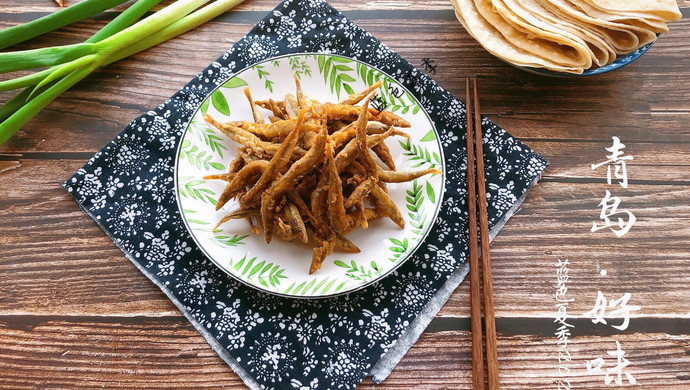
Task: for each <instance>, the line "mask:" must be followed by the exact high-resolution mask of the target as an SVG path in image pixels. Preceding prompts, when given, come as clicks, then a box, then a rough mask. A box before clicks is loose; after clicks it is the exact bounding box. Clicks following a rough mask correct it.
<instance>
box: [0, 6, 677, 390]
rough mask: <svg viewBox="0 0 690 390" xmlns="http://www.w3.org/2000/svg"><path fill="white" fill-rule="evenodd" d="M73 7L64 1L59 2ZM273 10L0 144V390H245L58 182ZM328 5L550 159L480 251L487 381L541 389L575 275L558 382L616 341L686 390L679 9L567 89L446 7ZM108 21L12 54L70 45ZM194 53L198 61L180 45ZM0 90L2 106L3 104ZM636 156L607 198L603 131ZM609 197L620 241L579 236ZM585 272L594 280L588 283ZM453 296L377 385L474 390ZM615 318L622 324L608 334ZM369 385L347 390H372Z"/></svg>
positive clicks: (246, 12) (547, 382)
mask: <svg viewBox="0 0 690 390" xmlns="http://www.w3.org/2000/svg"><path fill="white" fill-rule="evenodd" d="M71 2H72V3H73V2H76V0H73V1H71ZM276 3H277V1H276V0H247V1H246V2H245V3H244V4H242V5H241V6H239V7H237V8H236V9H235V10H233V11H232V12H230V13H227V14H225V15H223V16H222V17H220V18H219V19H218V20H216V21H214V22H212V23H208V24H206V25H204V26H202V27H200V28H198V29H196V30H194V31H192V32H190V33H187V34H185V35H184V36H181V37H178V38H176V39H173V40H172V41H169V42H167V43H164V44H162V45H160V46H158V47H155V48H153V49H151V50H148V51H146V52H144V53H140V54H137V55H135V56H133V57H131V58H129V59H126V60H123V61H120V62H118V63H115V64H112V65H110V66H108V67H106V68H104V69H100V70H98V71H97V72H95V73H94V74H93V75H91V76H90V77H88V78H87V79H85V80H84V81H83V82H81V83H79V84H78V85H76V86H75V87H74V88H72V89H71V90H70V91H68V92H67V93H65V94H64V95H63V96H61V97H60V98H59V99H57V100H56V101H55V102H54V103H52V104H51V105H50V106H49V107H48V108H47V109H46V110H44V111H43V112H42V113H41V114H40V115H38V117H36V118H35V119H34V120H32V121H31V122H30V123H29V124H28V125H27V126H26V127H25V129H24V130H23V131H21V132H20V133H18V134H17V135H16V136H15V137H13V138H12V139H11V140H10V142H8V143H7V144H6V145H5V146H3V147H2V148H0V387H4V388H56V387H62V388H64V387H89V388H92V387H115V388H136V389H139V388H183V387H187V388H191V387H193V388H217V387H229V388H243V386H244V385H243V384H242V382H241V380H240V379H239V378H238V377H237V375H235V374H234V373H233V372H232V370H231V369H230V368H229V367H228V366H226V365H225V364H224V363H223V361H222V360H221V359H220V358H218V357H217V356H216V354H215V352H213V350H212V349H211V348H210V347H209V346H208V344H206V342H205V341H204V339H203V338H202V337H201V336H200V335H199V334H198V333H197V332H196V331H195V330H194V329H193V328H192V326H191V325H190V324H189V323H188V322H187V320H186V319H185V318H184V317H183V316H182V315H181V314H180V312H179V311H178V310H177V309H176V308H175V307H174V306H173V305H172V304H171V303H170V302H169V301H168V299H167V298H166V297H165V296H164V295H163V293H161V292H160V291H159V290H158V288H157V287H155V286H154V285H153V284H152V283H151V282H149V281H148V280H147V279H146V278H145V277H144V276H143V275H142V274H141V273H139V272H138V271H137V269H136V268H135V267H134V266H133V265H132V264H130V262H129V261H128V260H127V259H126V258H125V257H124V256H123V255H122V253H121V252H120V251H119V250H118V249H117V248H116V247H115V245H114V244H113V243H112V242H111V240H110V239H109V238H108V237H106V236H105V234H104V233H103V232H102V231H101V229H100V228H99V227H98V226H97V225H96V224H95V223H94V222H93V221H92V220H91V218H89V217H88V216H86V214H84V213H83V212H82V211H81V210H80V209H79V207H78V206H77V204H76V203H75V202H74V200H73V199H72V197H71V196H69V195H68V194H67V193H66V192H65V191H64V190H63V189H62V188H61V187H60V183H61V182H62V181H64V180H65V179H66V178H68V177H69V176H70V175H71V174H72V173H73V172H75V171H76V170H77V169H78V168H80V167H81V166H82V165H83V164H84V163H85V162H86V161H87V159H88V158H90V157H91V156H92V155H93V154H94V153H95V152H96V151H98V150H99V149H100V148H101V147H103V146H104V145H105V144H106V143H107V142H108V141H109V140H110V139H112V138H113V137H114V136H115V135H117V134H118V132H120V130H121V129H122V128H123V127H124V126H125V125H126V124H127V123H128V122H129V121H130V120H131V119H132V118H134V117H136V116H138V115H140V114H142V113H144V112H145V111H147V110H148V109H150V108H152V107H155V106H157V105H158V104H160V103H161V102H163V101H164V100H165V99H166V98H168V97H169V96H170V95H171V94H173V93H174V92H175V91H176V90H177V89H179V88H180V87H182V86H183V85H184V84H185V83H186V82H187V81H188V80H189V79H191V78H192V77H193V76H195V75H196V74H197V72H199V70H201V69H203V68H204V67H205V66H206V65H207V64H208V63H209V62H211V61H213V60H214V59H215V58H217V57H218V56H219V55H220V54H221V53H222V52H223V51H224V50H226V49H227V48H229V47H230V46H231V45H232V44H233V43H234V42H235V41H237V40H238V39H239V38H240V37H242V36H243V35H244V34H245V33H246V32H248V31H249V29H250V28H251V27H252V26H253V24H254V23H256V22H257V21H258V20H259V19H260V18H261V17H262V16H263V15H264V14H265V13H266V12H267V11H268V10H270V9H272V8H273V7H274V6H275V5H276ZM332 4H333V5H334V6H335V7H337V8H339V9H341V10H342V11H344V13H345V14H346V15H347V16H348V17H350V18H351V19H352V20H354V21H355V22H356V23H358V24H359V25H361V26H362V27H364V28H365V29H367V30H369V31H370V32H371V33H372V34H373V35H375V36H376V37H378V38H379V39H381V40H382V41H383V42H385V43H386V44H388V45H389V46H390V47H391V48H392V49H394V50H395V51H397V52H398V53H400V54H401V55H402V56H403V57H405V58H407V59H408V60H409V61H410V62H411V63H412V64H414V65H416V66H420V65H421V62H422V58H425V57H428V58H431V59H432V60H434V61H435V64H438V68H437V73H436V74H435V75H433V77H434V78H435V79H436V80H437V81H438V82H439V83H440V84H441V85H442V86H443V87H445V88H447V89H448V90H450V91H451V92H453V93H455V94H456V95H461V94H462V93H463V91H464V89H463V88H464V81H463V80H464V78H465V77H466V76H477V77H479V79H480V87H481V98H482V107H483V109H484V112H485V113H486V114H488V116H489V117H490V118H491V119H492V120H494V121H495V122H497V123H498V124H499V125H501V126H503V127H504V128H506V129H507V130H508V131H509V132H511V133H512V134H513V135H515V136H516V137H518V138H520V139H522V140H523V141H524V142H526V143H527V144H528V145H529V146H530V147H532V148H533V149H535V150H536V151H538V152H540V153H541V154H543V155H544V156H545V157H546V158H548V159H549V160H550V161H551V166H550V167H549V169H548V170H547V171H546V173H545V175H544V177H543V180H542V181H541V182H540V184H539V185H538V186H537V187H536V188H534V189H533V190H532V192H531V193H530V195H529V197H528V198H527V200H526V201H525V203H524V205H523V206H522V209H521V210H520V212H519V213H518V214H517V215H515V216H514V217H513V218H512V219H511V220H510V221H509V222H508V224H507V225H506V226H505V228H504V229H503V230H502V231H501V233H500V234H499V235H498V237H497V238H496V240H495V241H494V243H493V247H492V258H493V265H494V273H493V274H494V288H495V301H496V315H497V317H498V320H497V326H498V347H499V362H500V369H501V383H502V385H503V387H504V388H514V389H524V388H532V389H556V388H557V387H556V382H555V381H556V378H557V377H558V373H557V367H558V361H557V358H558V356H557V352H558V347H557V345H556V337H555V335H554V332H555V331H556V328H557V325H556V324H555V323H554V317H555V315H556V307H555V306H554V305H555V303H556V302H555V298H554V294H555V286H556V268H555V266H554V264H555V263H556V262H557V260H558V259H562V260H565V259H568V260H569V261H570V267H571V270H570V280H569V281H568V286H569V287H570V290H569V293H570V295H571V296H572V297H573V298H574V299H575V301H574V302H573V303H571V304H570V307H569V310H568V311H569V315H570V316H576V317H579V318H577V319H574V320H572V321H573V323H574V324H575V328H574V329H573V330H572V333H573V335H572V337H571V339H570V344H569V345H568V349H569V351H570V352H571V354H572V356H573V361H572V362H571V363H570V364H569V365H568V366H569V367H570V368H571V375H570V376H569V380H570V381H571V383H572V385H573V388H604V387H606V386H605V385H604V381H603V375H587V373H586V368H585V362H586V361H587V360H590V359H595V358H597V357H604V358H606V359H607V361H610V359H609V357H607V356H606V351H611V350H613V349H615V342H614V340H618V341H620V342H621V345H622V348H623V349H624V350H625V352H626V358H628V359H629V360H630V366H629V367H627V370H628V371H629V372H631V373H632V374H633V375H634V376H635V378H636V379H637V381H638V387H640V388H646V389H661V388H664V389H681V388H685V389H688V388H690V314H689V313H690V292H689V291H690V290H689V288H690V287H689V286H688V285H689V284H690V276H688V274H689V270H690V170H689V168H690V162H689V161H690V130H688V129H689V126H688V122H689V121H690V55H689V54H688V53H690V51H689V50H688V49H690V22H689V21H688V19H687V16H688V15H690V1H688V0H679V4H680V5H681V7H682V9H683V13H684V15H686V18H685V19H684V20H681V21H680V22H678V23H675V24H673V25H672V26H671V32H669V33H667V34H663V35H662V37H661V39H660V40H659V42H658V43H657V44H656V45H655V46H654V47H653V48H652V50H651V51H650V52H649V53H648V54H646V55H645V56H644V57H642V58H641V59H640V60H638V61H637V62H635V63H633V64H632V65H630V66H628V67H626V68H625V69H623V70H620V71H617V72H614V73H611V74H607V75H603V76H599V77H594V78H588V79H582V80H565V79H552V78H543V77H538V76H533V75H530V74H527V73H524V72H521V71H519V70H517V69H513V68H511V67H510V66H508V65H505V64H504V63H502V62H500V61H499V60H497V59H495V58H493V57H492V56H491V55H489V54H488V53H487V52H486V51H484V50H483V49H482V48H481V47H480V46H479V45H478V44H477V43H476V42H475V41H474V40H473V39H472V38H471V37H470V36H469V35H468V34H467V33H466V32H465V31H464V30H463V28H462V27H461V26H460V24H459V23H458V22H457V21H456V20H455V18H454V14H453V12H452V9H451V6H450V3H449V2H447V1H410V0H400V1H363V0H360V1H347V0H333V1H332ZM54 10H55V6H54V5H53V3H52V1H50V0H30V1H28V0H27V1H19V0H0V27H7V26H11V25H14V24H17V23H21V22H26V21H29V20H32V19H34V18H36V17H39V16H41V15H44V14H46V13H48V12H53V11H54ZM113 16H114V13H113V12H110V13H106V14H105V15H103V16H101V17H98V18H96V19H95V20H88V21H84V22H81V23H77V24H76V25H74V26H70V27H67V28H63V29H61V30H59V31H57V32H55V33H53V34H50V35H49V36H47V37H43V38H39V39H35V40H33V41H31V42H29V43H27V44H24V45H22V46H20V47H21V48H33V47H39V46H43V45H56V44H65V43H72V42H77V41H81V40H84V39H85V38H86V37H87V36H89V35H90V34H91V33H93V32H94V31H96V29H97V28H99V27H100V26H102V25H103V24H104V23H106V21H107V20H110V19H111V18H112V17H113ZM190 48H194V50H190ZM10 96H11V95H9V94H7V93H4V94H0V102H4V101H6V100H7V99H9V97H10ZM614 135H615V136H619V137H620V138H621V140H622V142H623V143H625V144H626V145H627V149H626V153H627V154H630V155H633V156H634V161H632V162H630V164H629V165H628V175H629V177H630V186H629V188H628V189H623V188H621V187H620V186H617V185H616V186H611V187H609V186H608V185H607V184H606V181H605V168H601V169H599V170H597V171H592V170H591V169H590V165H591V164H593V163H596V162H599V161H603V160H604V159H605V158H604V156H605V154H606V152H605V150H604V148H605V147H607V146H610V144H611V136H614ZM606 189H611V190H612V192H613V194H614V195H617V196H619V197H621V199H622V205H621V207H623V208H627V209H629V210H630V211H632V212H633V213H635V215H636V216H637V218H638V221H637V223H636V224H635V226H634V227H633V228H632V230H631V231H630V233H628V234H627V235H626V236H625V237H623V238H615V237H614V235H613V234H612V233H610V232H606V231H600V232H596V233H590V227H591V224H592V222H593V221H598V215H599V211H600V209H599V208H598V206H597V204H598V203H599V202H600V201H601V199H602V198H603V196H604V192H605V190H606ZM599 269H606V270H607V272H608V275H607V276H605V277H602V276H601V275H600V274H599ZM598 290H601V291H602V292H604V293H605V294H606V295H607V298H618V297H620V296H622V295H623V294H624V293H626V292H629V293H631V294H632V299H631V301H630V304H633V305H638V306H641V307H642V309H641V311H640V312H638V313H636V314H635V316H634V318H632V320H631V325H630V328H629V329H628V330H627V331H624V332H618V331H615V330H612V329H611V328H610V327H608V326H605V325H601V324H599V325H594V324H592V322H591V321H590V320H587V319H584V318H582V315H583V314H584V313H585V312H587V311H589V310H590V309H592V307H593V305H594V301H595V298H596V295H597V291H598ZM468 316H469V295H468V285H467V283H463V284H462V285H461V286H460V287H459V288H458V290H457V291H456V292H455V294H454V295H453V296H452V298H451V299H450V301H449V302H448V304H447V305H446V306H445V307H444V308H443V310H442V311H441V312H440V313H439V315H438V318H436V319H435V320H434V321H433V322H432V324H431V326H430V327H429V329H427V331H426V332H425V333H424V334H423V335H422V337H421V338H420V340H419V341H418V342H417V343H416V344H415V346H414V347H413V348H412V349H411V350H410V351H409V353H408V354H407V355H406V356H405V358H404V359H403V360H402V362H401V363H400V365H399V366H398V367H397V368H396V369H395V371H394V372H393V374H392V375H391V376H390V377H389V378H388V379H387V380H386V381H385V382H384V383H383V384H382V385H380V386H377V388H381V389H413V388H414V389H419V388H423V389H439V388H453V389H466V388H469V387H470V350H469V343H470V334H469V320H468ZM614 323H617V322H614ZM373 387H374V385H373V383H372V382H371V381H370V380H366V381H364V383H363V384H362V385H361V386H360V388H363V389H366V388H373Z"/></svg>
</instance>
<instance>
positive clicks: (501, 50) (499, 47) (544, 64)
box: [451, 0, 584, 74]
mask: <svg viewBox="0 0 690 390" xmlns="http://www.w3.org/2000/svg"><path fill="white" fill-rule="evenodd" d="M451 1H452V3H453V6H454V8H455V15H456V16H457V18H458V20H459V21H460V23H462V25H463V26H464V27H465V29H466V30H467V32H468V33H469V34H470V35H472V36H473V37H474V38H475V39H476V40H477V41H478V42H479V43H480V44H481V45H482V46H484V48H485V49H486V50H487V51H489V52H490V53H491V54H493V55H495V56H496V57H498V58H501V59H503V60H505V61H507V62H508V63H511V64H514V65H517V66H526V67H534V68H545V69H549V70H552V71H555V72H564V73H574V74H581V73H582V72H583V71H584V68H583V67H577V66H572V65H563V64H558V63H556V62H553V61H550V60H547V59H545V58H543V57H540V56H538V55H536V54H534V53H532V52H528V51H526V50H524V49H521V48H519V47H517V46H515V45H514V44H513V43H511V42H510V41H508V40H507V39H506V38H505V37H504V36H503V34H501V33H500V32H499V31H498V30H497V29H496V28H494V26H493V25H492V24H491V23H489V22H488V21H487V20H486V19H484V17H482V15H481V14H480V13H479V11H478V10H477V8H476V7H475V3H474V1H473V0H451Z"/></svg>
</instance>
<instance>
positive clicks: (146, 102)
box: [0, 19, 690, 153]
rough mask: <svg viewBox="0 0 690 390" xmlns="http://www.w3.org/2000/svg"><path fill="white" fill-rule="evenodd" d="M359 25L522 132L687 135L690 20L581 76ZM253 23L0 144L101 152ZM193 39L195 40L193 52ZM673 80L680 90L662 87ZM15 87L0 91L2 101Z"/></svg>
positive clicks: (462, 41) (179, 47)
mask: <svg viewBox="0 0 690 390" xmlns="http://www.w3.org/2000/svg"><path fill="white" fill-rule="evenodd" d="M356 21H357V20H356ZM360 24H361V25H362V26H363V27H364V28H366V29H367V30H369V31H371V32H372V34H374V35H375V36H377V37H379V38H381V39H382V40H383V42H386V43H388V44H389V45H390V46H391V47H392V48H393V49H394V50H396V51H398V52H399V53H400V54H401V55H402V56H403V57H405V58H407V59H408V60H409V61H410V62H411V63H412V64H414V65H417V66H420V65H421V59H422V58H423V57H430V58H432V59H434V60H435V61H436V62H437V63H438V64H439V68H438V72H437V74H436V75H432V76H433V77H434V78H435V79H436V80H437V81H438V82H439V83H440V84H441V85H442V86H444V87H446V88H447V89H449V90H450V91H451V92H453V93H455V94H456V95H459V94H461V90H462V88H464V87H463V85H464V84H463V83H464V77H465V76H467V75H472V74H478V75H480V77H481V82H480V88H481V96H482V103H483V104H482V107H483V108H484V110H485V113H487V114H489V116H490V117H491V118H492V119H494V120H496V121H497V122H498V123H499V124H501V125H502V126H504V127H506V128H507V129H508V130H509V131H510V132H511V133H513V134H514V135H516V136H518V137H521V138H528V139H529V138H549V139H590V140H609V139H610V137H611V135H618V136H620V137H623V138H624V139H626V138H627V139H629V140H645V141H660V142H690V132H689V131H688V130H687V126H685V121H683V120H682V118H686V117H687V116H688V115H690V110H688V109H687V107H686V105H685V103H684V102H687V101H690V82H689V81H690V66H688V65H689V64H690V58H688V57H687V56H685V55H684V54H683V53H685V52H686V51H687V50H683V48H687V45H688V42H690V19H688V20H683V21H681V22H679V25H678V28H677V29H675V30H672V32H670V33H668V34H665V35H664V36H663V38H662V39H661V40H660V41H659V42H658V43H657V45H656V46H655V47H654V49H653V50H652V51H651V52H650V53H649V54H648V55H646V56H644V57H642V58H641V59H640V60H639V61H637V62H635V63H634V64H632V65H630V66H629V67H628V68H627V69H626V70H621V71H619V72H614V73H612V74H608V75H604V76H601V77H596V78H589V79H585V80H571V79H553V78H543V77H538V76H534V75H529V74H527V73H524V72H521V71H519V70H517V69H514V68H512V67H510V66H508V65H506V64H504V63H502V62H501V61H499V60H497V59H495V58H493V57H492V56H491V55H490V54H488V53H486V52H485V51H484V50H483V49H482V48H481V47H480V46H479V45H478V44H477V43H476V42H474V41H473V39H472V38H471V37H470V36H469V35H468V34H467V33H466V32H465V31H464V30H463V29H462V27H460V26H459V24H458V23H456V22H454V21H452V20H414V21H409V22H406V23H398V24H393V25H390V24H389V23H385V22H384V23H382V21H381V20H375V19H374V20H363V21H361V23H360ZM250 28H251V24H249V23H247V22H244V23H225V22H222V23H209V24H206V25H204V26H202V27H200V28H199V29H197V30H195V31H193V32H190V33H188V34H185V36H184V37H183V38H179V39H174V40H172V41H170V42H167V43H164V44H162V45H160V46H157V47H155V48H152V49H150V50H148V51H146V52H144V53H140V54H138V55H135V56H133V57H132V58H130V59H127V60H123V61H120V62H118V63H115V64H112V65H109V66H108V67H106V68H104V69H100V70H98V71H96V72H95V73H94V74H92V75H91V76H89V77H88V78H87V79H86V80H85V81H83V82H82V83H80V84H78V85H77V86H75V87H74V88H72V89H71V90H70V91H68V92H66V93H65V94H63V95H62V96H61V97H60V98H59V99H57V100H56V101H55V102H53V103H52V104H51V105H50V106H48V108H47V109H46V110H44V111H43V112H42V113H40V114H39V115H38V116H37V117H36V118H34V119H33V120H32V121H31V122H30V123H29V124H28V125H27V126H25V129H24V130H22V131H20V133H19V134H18V135H17V136H15V137H13V138H12V139H11V140H10V142H8V143H7V144H6V145H4V146H3V147H2V148H0V152H7V153H16V152H25V151H72V152H75V151H91V152H96V151H97V150H98V149H100V148H101V147H102V146H103V145H104V144H105V143H106V142H107V141H108V140H109V139H111V138H112V137H114V136H115V135H116V134H117V133H119V131H120V130H121V129H122V128H123V127H124V126H125V125H126V124H127V123H128V122H129V121H130V120H131V119H133V118H135V117H136V116H138V115H141V114H143V113H144V112H146V111H147V110H149V109H151V108H152V107H156V106H157V105H158V104H160V103H161V102H163V101H165V99H167V98H168V97H169V96H170V95H172V94H173V93H174V92H175V91H176V90H177V89H179V88H180V87H182V86H183V85H184V84H186V82H187V81H189V80H190V79H191V78H192V77H194V76H195V75H196V74H197V72H199V70H200V69H203V68H204V67H205V66H206V65H207V64H208V63H210V62H212V61H213V60H214V59H215V58H217V56H218V55H219V53H222V52H223V51H224V50H225V49H226V48H228V47H229V46H230V45H231V44H232V42H234V41H236V40H237V39H239V38H241V37H242V36H243V35H244V34H245V33H246V32H247V31H248V30H249V29H250ZM94 31H95V26H94V25H93V24H92V23H88V22H84V23H81V24H78V25H77V26H74V27H69V28H68V29H65V31H64V32H60V33H56V34H52V35H51V36H50V37H49V38H46V40H45V41H41V42H44V43H45V42H47V43H48V44H62V43H69V42H73V41H74V40H75V39H76V37H84V36H88V35H89V34H90V33H93V32H94ZM422 33H423V35H421V34H422ZM420 36H421V37H423V38H421V41H420V38H419V37H420ZM34 46H35V45H34V44H32V45H28V46H27V47H34ZM190 46H194V47H198V48H199V49H198V50H195V51H194V52H193V53H190V52H189V51H188V48H189V47H190ZM180 52H187V53H189V55H184V56H180V55H179V53H180ZM459 53H462V55H459ZM669 88H673V91H674V92H673V93H665V91H667V90H669ZM11 96H12V95H11V94H10V93H0V102H2V101H6V100H7V99H9V98H10V97H11ZM620 96H627V97H628V98H627V99H620V98H619V97H620ZM676 115H678V116H676Z"/></svg>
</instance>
